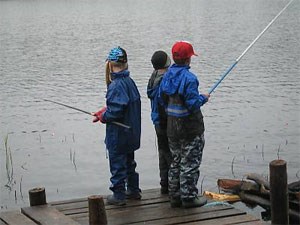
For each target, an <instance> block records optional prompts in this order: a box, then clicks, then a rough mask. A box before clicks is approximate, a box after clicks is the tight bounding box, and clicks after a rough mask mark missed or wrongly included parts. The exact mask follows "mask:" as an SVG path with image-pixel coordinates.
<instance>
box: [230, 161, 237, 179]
mask: <svg viewBox="0 0 300 225" xmlns="http://www.w3.org/2000/svg"><path fill="white" fill-rule="evenodd" d="M234 160H235V156H234V157H233V159H232V162H231V174H232V175H233V177H234V178H235V177H236V176H235V174H234V171H233V164H234Z"/></svg>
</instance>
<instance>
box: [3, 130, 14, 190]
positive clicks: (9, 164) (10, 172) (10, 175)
mask: <svg viewBox="0 0 300 225" xmlns="http://www.w3.org/2000/svg"><path fill="white" fill-rule="evenodd" d="M4 147H5V155H6V174H7V184H6V185H5V186H6V187H8V188H11V184H12V181H13V175H14V168H13V162H12V155H11V150H10V147H9V146H8V134H7V135H6V137H5V139H4Z"/></svg>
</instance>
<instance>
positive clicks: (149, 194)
mask: <svg viewBox="0 0 300 225" xmlns="http://www.w3.org/2000/svg"><path fill="white" fill-rule="evenodd" d="M141 195H142V200H145V199H151V198H160V197H166V196H167V195H161V194H160V189H158V188H153V189H147V190H144V191H142V193H141ZM103 197H104V198H106V197H107V196H106V195H103ZM78 202H87V197H85V198H77V199H70V200H61V201H53V202H50V203H49V205H51V206H55V207H57V206H59V205H68V204H73V203H78ZM62 207H63V206H62Z"/></svg>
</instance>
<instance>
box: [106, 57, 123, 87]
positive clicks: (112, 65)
mask: <svg viewBox="0 0 300 225" xmlns="http://www.w3.org/2000/svg"><path fill="white" fill-rule="evenodd" d="M115 69H117V70H118V71H122V70H126V69H128V63H121V62H113V61H107V62H106V64H105V82H106V85H107V86H108V85H109V84H110V83H111V73H112V72H114V70H115Z"/></svg>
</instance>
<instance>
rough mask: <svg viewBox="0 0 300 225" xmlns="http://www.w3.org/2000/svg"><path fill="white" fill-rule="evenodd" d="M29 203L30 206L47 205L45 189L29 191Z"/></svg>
mask: <svg viewBox="0 0 300 225" xmlns="http://www.w3.org/2000/svg"><path fill="white" fill-rule="evenodd" d="M29 203H30V206H35V205H45V204H47V201H46V192H45V188H43V187H41V188H33V189H31V190H29Z"/></svg>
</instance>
